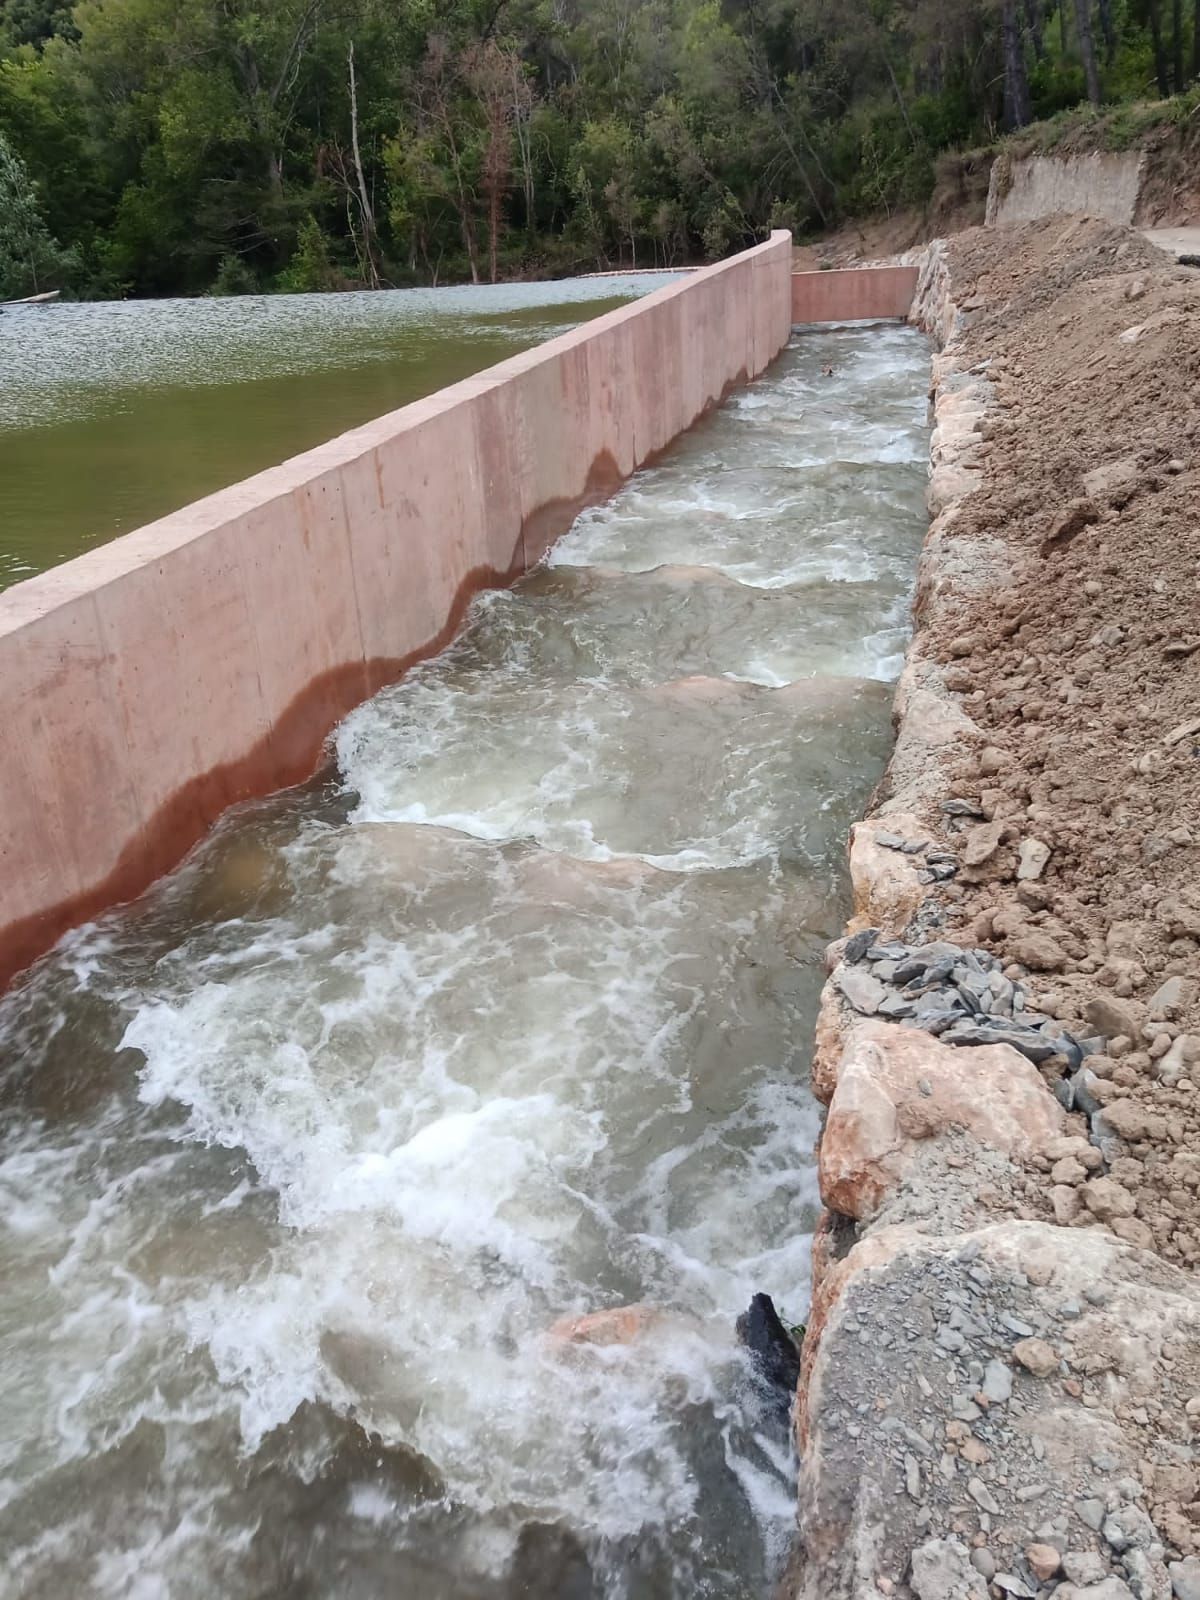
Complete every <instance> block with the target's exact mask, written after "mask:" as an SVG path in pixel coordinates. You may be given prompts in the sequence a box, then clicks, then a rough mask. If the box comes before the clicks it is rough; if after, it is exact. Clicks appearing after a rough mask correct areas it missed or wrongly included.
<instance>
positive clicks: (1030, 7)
mask: <svg viewBox="0 0 1200 1600" xmlns="http://www.w3.org/2000/svg"><path fill="white" fill-rule="evenodd" d="M1045 21H1046V18H1045V13H1044V11H1043V8H1042V3H1041V0H1025V26H1026V28H1027V29H1028V31H1029V37H1030V39H1032V41H1033V53H1034V56H1035V57H1036V58H1037V60H1039V61H1040V60H1041V59H1042V57H1043V56H1044V55H1045V53H1046V42H1045V40H1044V38H1043V37H1042V30H1043V27H1044V26H1045Z"/></svg>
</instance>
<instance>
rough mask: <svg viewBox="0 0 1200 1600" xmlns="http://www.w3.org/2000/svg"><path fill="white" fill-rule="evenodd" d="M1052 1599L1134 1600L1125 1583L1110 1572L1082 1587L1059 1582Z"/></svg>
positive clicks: (1131, 1591) (1130, 1590)
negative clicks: (1097, 1580)
mask: <svg viewBox="0 0 1200 1600" xmlns="http://www.w3.org/2000/svg"><path fill="white" fill-rule="evenodd" d="M1054 1600H1135V1596H1134V1593H1133V1590H1132V1589H1131V1588H1130V1587H1129V1585H1128V1584H1127V1583H1122V1582H1121V1580H1120V1578H1117V1577H1114V1576H1113V1575H1112V1574H1111V1573H1110V1574H1109V1576H1108V1577H1107V1578H1103V1579H1101V1581H1100V1582H1099V1583H1089V1584H1087V1585H1086V1586H1085V1587H1083V1588H1077V1587H1076V1586H1075V1585H1074V1584H1071V1583H1060V1584H1059V1586H1058V1588H1057V1589H1055V1591H1054Z"/></svg>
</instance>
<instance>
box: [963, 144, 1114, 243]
mask: <svg viewBox="0 0 1200 1600" xmlns="http://www.w3.org/2000/svg"><path fill="white" fill-rule="evenodd" d="M1144 160H1145V157H1144V155H1143V154H1142V152H1141V151H1138V150H1134V151H1130V152H1129V153H1128V154H1125V155H1118V154H1111V155H1102V154H1100V153H1099V152H1094V153H1093V154H1091V155H1086V156H1029V157H1027V158H1026V159H1025V160H1023V161H1013V162H1009V161H1004V160H1001V161H997V162H996V163H995V164H994V165H993V167H992V176H991V182H990V184H989V187H988V201H987V221H988V223H989V225H990V224H995V223H1011V222H1034V221H1036V219H1037V218H1038V217H1049V216H1054V215H1056V214H1057V213H1060V212H1061V213H1064V214H1065V213H1071V212H1085V213H1086V214H1087V215H1088V216H1090V217H1105V218H1107V220H1108V221H1109V222H1119V223H1120V224H1121V225H1122V226H1123V227H1129V226H1130V224H1131V223H1132V222H1133V218H1134V213H1135V211H1136V210H1137V203H1138V192H1139V190H1140V189H1141V183H1142V164H1143V161H1144Z"/></svg>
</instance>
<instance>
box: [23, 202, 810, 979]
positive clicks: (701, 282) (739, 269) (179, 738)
mask: <svg viewBox="0 0 1200 1600" xmlns="http://www.w3.org/2000/svg"><path fill="white" fill-rule="evenodd" d="M790 263H791V240H790V238H789V236H788V235H787V234H784V233H777V234H774V235H773V236H772V238H771V240H770V241H769V242H768V243H767V244H764V245H760V246H758V247H757V248H756V249H754V250H751V251H747V252H744V253H743V254H742V255H740V256H737V257H734V258H733V259H732V260H730V261H728V262H723V263H721V264H719V265H718V266H716V267H711V268H705V269H703V270H701V271H699V272H696V273H693V274H690V275H689V276H688V277H687V278H686V279H683V280H681V281H679V282H677V283H674V284H671V285H668V286H666V287H664V288H663V289H661V290H659V291H657V292H656V293H655V294H653V295H650V296H648V297H647V298H646V299H644V300H641V301H639V302H637V303H636V304H634V305H631V306H627V307H622V308H621V309H619V310H617V311H614V312H609V313H607V314H606V315H604V316H602V317H599V318H597V319H596V320H595V321H594V322H592V323H588V324H586V325H585V326H583V327H581V328H579V329H576V330H574V331H573V332H571V333H569V334H566V335H564V336H562V337H561V338H559V339H555V340H551V341H550V342H549V343H548V344H546V345H543V346H541V347H540V348H539V349H535V350H532V351H528V352H526V353H524V354H522V355H519V356H515V357H512V358H511V359H510V360H508V361H505V362H502V363H500V364H499V365H498V366H496V367H494V368H492V369H490V371H488V372H486V373H481V374H479V375H477V376H476V377H474V378H468V379H466V380H464V381H463V382H462V383H460V384H455V385H453V386H452V387H450V388H448V389H444V390H442V391H440V392H439V393H438V394H436V395H432V396H430V397H429V398H428V399H426V400H421V401H417V402H416V403H415V404H414V405H410V406H405V407H404V408H402V409H401V410H399V411H396V412H392V413H390V414H389V415H387V416H384V417H380V418H377V419H376V420H375V421H373V422H370V423H367V424H366V425H365V426H363V427H361V428H356V429H353V430H352V431H351V432H349V433H346V434H343V435H341V436H339V437H338V438H337V439H334V440H331V441H330V442H329V443H328V444H326V445H322V446H321V447H320V448H319V449H317V450H313V451H309V452H308V453H307V454H305V455H301V456H297V457H295V458H294V459H293V460H291V461H287V462H284V463H282V464H281V465H280V466H278V467H273V468H272V469H270V471H268V472H264V473H259V474H257V475H256V476H255V477H253V478H248V479H246V480H245V481H244V482H242V483H238V484H234V485H233V486H231V487H230V488H229V489H225V490H222V491H221V492H220V493H219V494H215V495H210V496H207V497H206V498H205V499H203V500H200V501H197V502H196V503H195V504H193V505H191V506H186V507H184V508H183V509H182V510H181V511H179V512H177V513H175V514H174V515H172V516H170V517H165V518H162V519H161V520H159V521H158V522H155V523H152V524H150V525H148V526H147V527H145V528H141V529H137V530H136V531H134V532H133V533H130V534H127V535H125V536H124V538H121V539H118V540H115V541H113V543H112V544H110V545H106V546H104V547H103V548H101V549H99V550H95V551H91V552H89V553H88V554H87V555H85V556H81V557H79V558H78V559H77V560H76V561H73V562H69V563H67V564H65V565H64V566H63V567H60V568H58V569H56V570H55V571H53V572H50V573H46V574H43V575H42V576H40V577H38V578H34V579H31V580H29V581H28V582H27V583H24V584H19V585H17V586H16V587H15V588H13V589H10V590H9V591H8V592H7V593H6V594H4V595H0V871H2V873H3V878H2V880H0V982H3V981H4V980H6V979H7V978H8V977H9V976H10V975H11V974H12V973H13V972H15V971H17V970H18V969H19V968H20V967H21V966H23V965H24V964H26V963H27V962H28V961H30V960H31V959H33V957H35V956H36V955H37V954H38V953H39V952H40V951H42V950H44V949H46V948H47V947H48V946H49V944H51V943H52V942H53V940H54V939H55V938H57V937H58V935H59V934H60V933H61V932H62V931H63V930H64V929H65V928H67V927H70V926H73V925H74V924H76V923H77V922H79V921H80V920H82V919H84V918H86V917H89V916H92V915H94V914H95V913H96V912H97V911H99V910H100V909H102V908H103V907H104V906H106V905H109V904H112V903H113V902H114V901H117V900H121V899H128V898H130V897H131V896H133V895H135V894H137V893H138V892H140V891H141V890H142V889H143V888H144V887H145V886H146V885H147V884H148V883H149V882H150V881H152V879H153V878H154V877H155V876H157V875H158V874H159V873H161V872H163V871H164V870H166V869H167V868H168V867H169V866H170V865H172V864H173V863H174V862H175V861H177V860H179V859H180V857H181V856H182V855H183V853H184V852H185V851H186V850H187V849H188V848H189V847H190V846H191V845H192V844H194V843H195V842H196V840H197V839H198V838H200V837H201V836H202V834H203V832H204V831H205V829H206V828H207V827H208V826H209V825H210V824H211V823H212V822H213V821H214V820H215V818H216V817H217V816H218V815H219V814H220V812H221V811H222V809H223V808H224V807H225V806H227V805H228V804H229V803H230V801H232V800H237V799H242V798H244V797H246V796H248V795H251V794H260V793H265V792H267V791H269V790H270V789H272V788H274V787H277V786H278V785H280V784H281V783H289V782H293V781H295V780H296V779H298V778H300V777H302V776H304V775H305V774H306V773H307V772H308V771H310V770H311V769H312V766H313V765H314V763H315V761H316V760H317V758H318V755H319V751H320V747H321V743H322V741H323V739H324V738H325V736H326V735H327V734H328V733H329V731H330V729H331V727H332V726H333V725H334V723H335V722H336V721H337V720H338V718H340V717H341V716H342V715H343V714H344V712H345V711H347V710H349V709H350V707H351V706H353V705H354V704H356V703H357V702H358V701H359V700H360V699H362V698H363V697H364V696H365V695H366V694H367V693H369V692H371V691H372V690H373V689H374V688H376V687H378V686H379V684H380V683H381V682H384V681H386V680H387V679H388V678H390V677H394V676H395V675H397V674H398V673H399V672H401V671H403V670H404V669H405V668H406V667H407V666H408V665H409V664H410V663H411V662H412V661H414V660H417V659H420V657H421V656H422V655H427V654H429V653H431V652H432V651H434V650H436V649H438V648H440V647H441V645H443V644H444V643H445V642H446V641H447V640H448V639H449V638H450V637H451V636H452V634H453V632H454V631H455V629H456V628H457V627H458V626H459V623H460V621H461V618H462V615H463V612H464V610H465V608H466V605H467V603H468V601H469V600H470V598H471V596H472V595H473V594H474V593H476V592H477V591H478V589H479V588H481V587H483V586H484V585H487V584H496V583H503V582H507V581H509V580H510V579H512V578H513V577H515V576H516V575H517V574H518V573H520V572H522V571H524V570H526V568H527V567H528V566H530V565H532V564H533V563H534V562H535V561H537V560H538V559H540V557H541V555H542V554H543V553H544V551H545V549H546V547H547V545H548V544H549V543H550V542H551V541H552V540H553V539H554V538H555V537H557V536H558V534H560V533H562V532H563V531H565V529H566V528H567V527H568V526H569V524H570V522H571V520H572V519H573V517H574V516H575V514H576V512H577V511H578V509H579V507H580V506H581V505H582V504H585V503H588V502H589V501H594V500H596V499H599V498H602V497H603V496H604V495H605V494H607V493H609V492H611V490H612V489H613V488H615V487H616V486H617V484H618V483H619V482H620V481H621V480H622V479H623V478H624V477H626V476H628V474H629V473H630V472H631V471H632V470H633V468H634V467H635V465H637V464H639V463H640V462H641V461H644V460H645V459H647V457H648V456H651V455H653V454H655V453H656V452H657V451H658V450H660V449H662V448H663V447H664V446H665V445H667V444H668V443H669V442H670V440H671V439H672V438H674V437H675V436H676V434H678V433H679V432H680V431H681V430H682V429H683V428H685V427H687V426H688V425H689V424H690V423H691V422H692V421H694V420H695V418H696V417H697V416H699V415H700V414H701V413H702V412H703V411H704V410H705V409H706V408H707V407H708V406H709V405H711V404H712V403H713V402H715V401H716V400H717V399H719V398H720V396H721V394H722V393H723V392H724V391H725V390H726V388H727V387H728V386H729V385H731V384H732V383H734V382H736V381H738V380H739V379H740V378H742V377H743V376H746V375H754V374H756V373H757V372H759V371H761V370H762V369H763V368H764V367H765V365H766V364H767V362H768V361H769V360H770V359H771V358H772V357H773V356H774V355H775V354H776V353H777V352H778V350H779V349H780V348H781V347H782V345H783V344H784V343H785V342H786V339H787V336H788V331H789V326H790V314H791V297H792V292H793V286H792V284H791V281H790Z"/></svg>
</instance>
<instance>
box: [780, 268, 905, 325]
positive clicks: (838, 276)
mask: <svg viewBox="0 0 1200 1600" xmlns="http://www.w3.org/2000/svg"><path fill="white" fill-rule="evenodd" d="M917 270H918V269H917V268H916V267H915V266H908V267H844V268H839V269H837V270H835V271H831V272H793V274H792V322H793V323H795V324H799V323H805V322H859V321H868V320H871V321H874V320H877V319H880V318H884V317H907V315H908V309H909V307H910V306H911V305H912V300H913V293H914V291H915V290H916V287H917Z"/></svg>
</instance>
